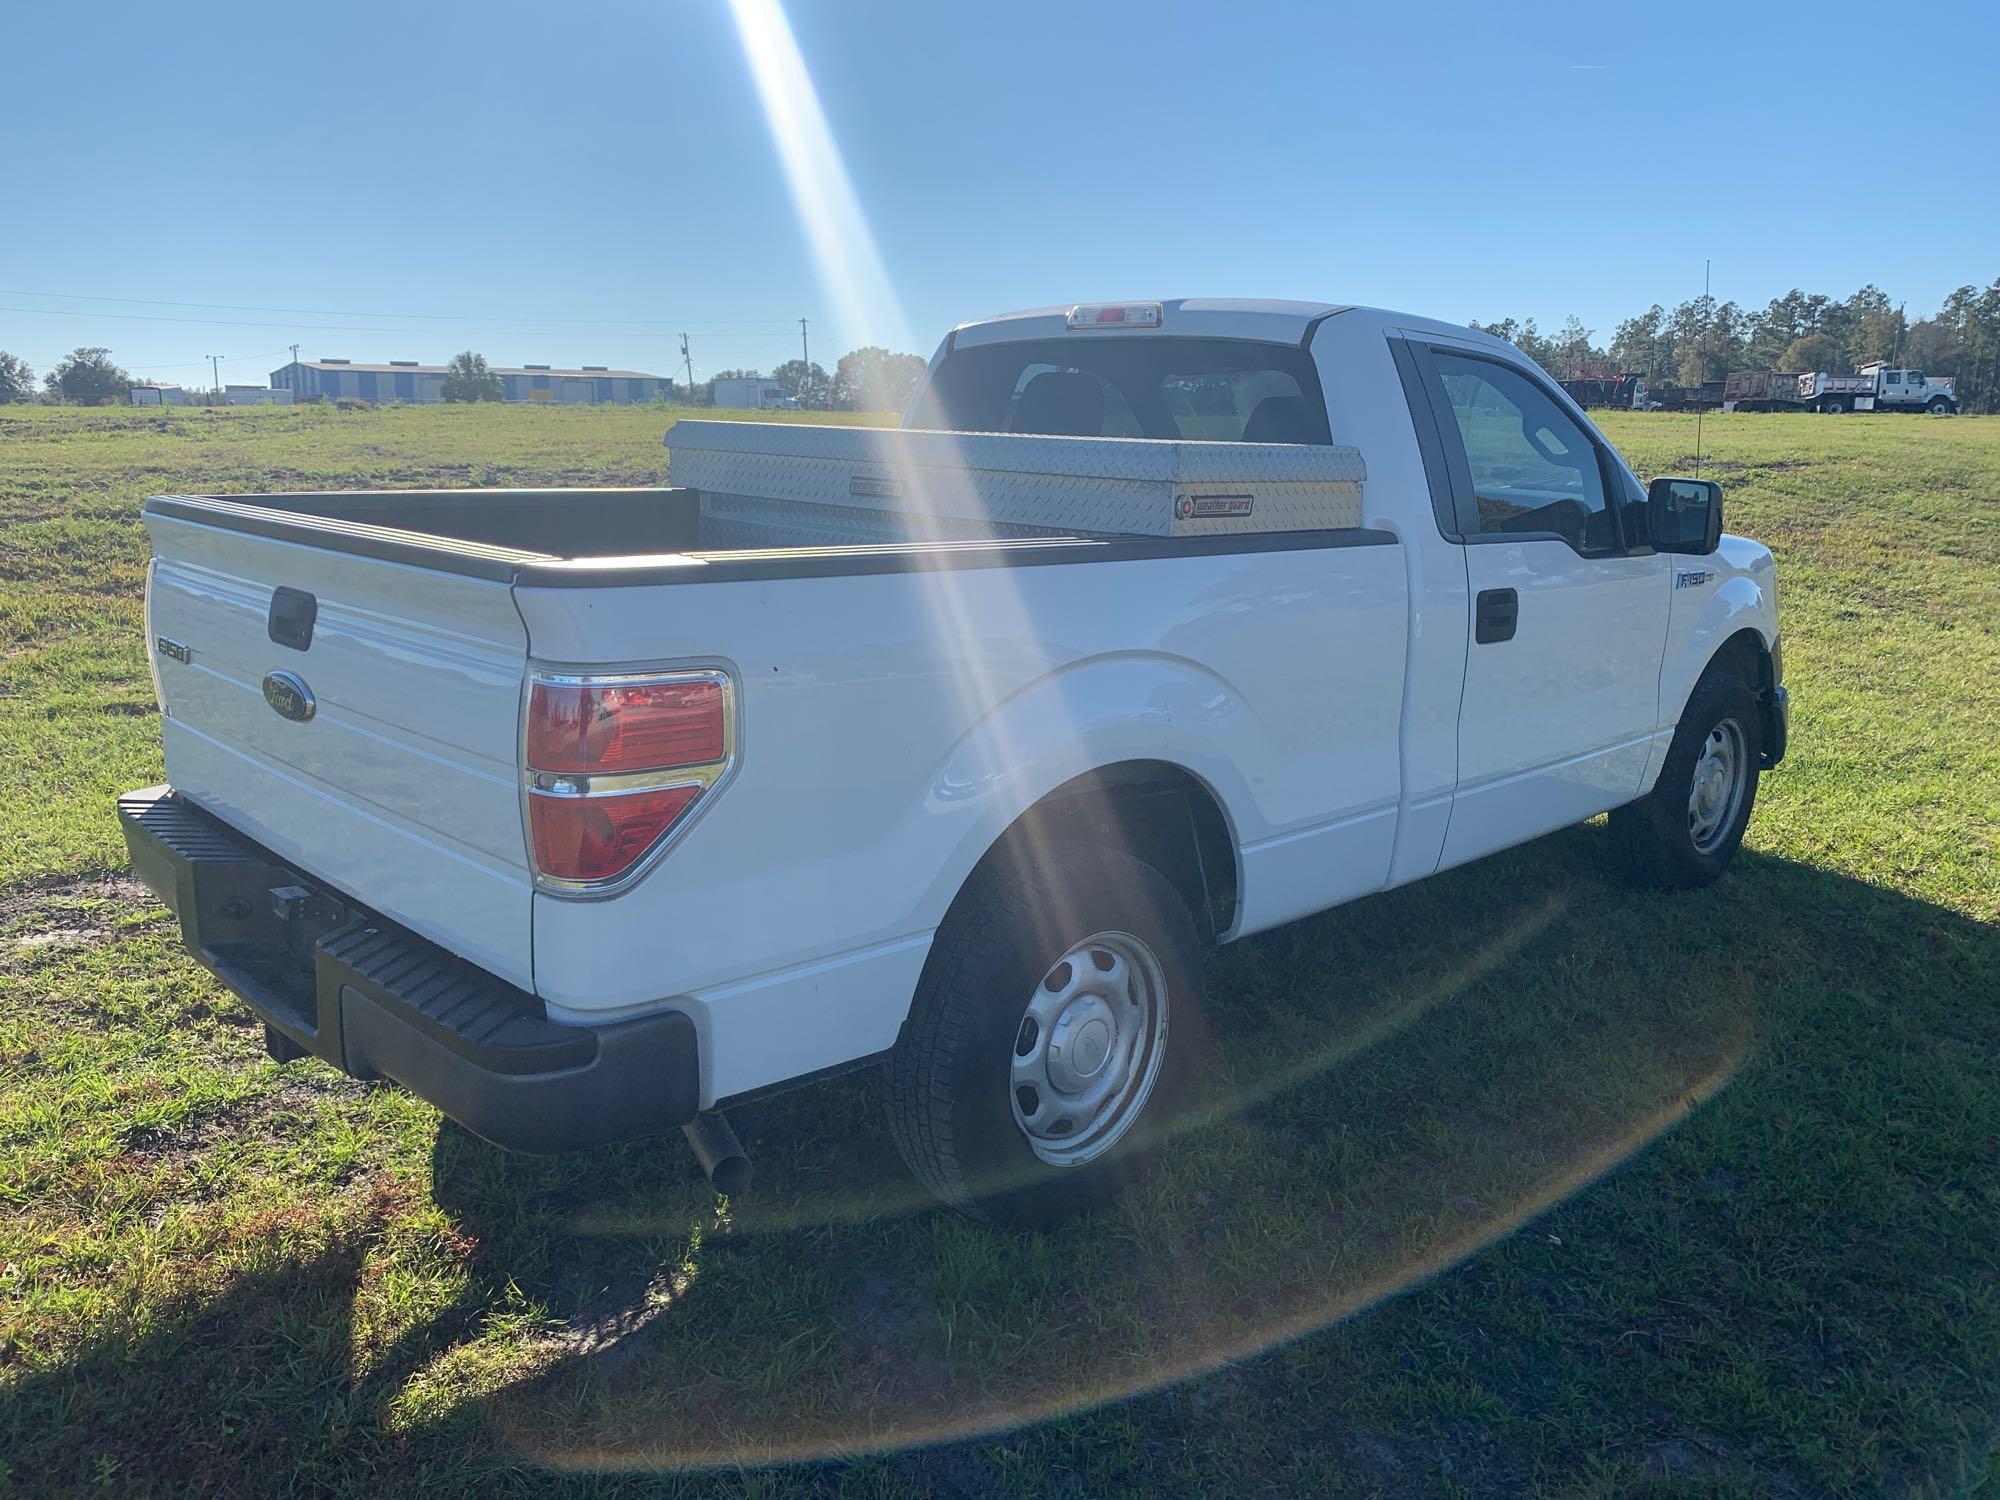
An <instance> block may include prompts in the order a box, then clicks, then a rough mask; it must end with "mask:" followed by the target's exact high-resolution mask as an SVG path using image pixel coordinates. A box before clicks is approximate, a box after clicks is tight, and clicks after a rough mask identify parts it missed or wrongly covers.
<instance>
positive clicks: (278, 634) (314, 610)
mask: <svg viewBox="0 0 2000 1500" xmlns="http://www.w3.org/2000/svg"><path fill="white" fill-rule="evenodd" d="M318 618H319V600H317V599H315V598H314V597H313V596H312V595H311V594H308V593H307V592H306V591H305V590H304V589H288V588H281V589H277V590H275V591H274V592H273V593H272V595H271V613H270V614H269V616H267V617H266V619H265V621H264V633H265V634H266V635H268V636H269V637H270V638H271V641H272V643H273V644H274V645H279V646H290V647H291V648H292V649H293V650H294V651H303V650H305V649H306V648H307V647H308V646H310V645H312V640H313V621H315V620H316V619H318Z"/></svg>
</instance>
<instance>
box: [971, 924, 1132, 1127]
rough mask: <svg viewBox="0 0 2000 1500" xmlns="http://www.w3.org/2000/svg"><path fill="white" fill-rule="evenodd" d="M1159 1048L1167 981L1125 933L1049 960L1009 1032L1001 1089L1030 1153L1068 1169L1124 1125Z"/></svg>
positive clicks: (1097, 936)
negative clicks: (1012, 1033) (1009, 1054)
mask: <svg viewBox="0 0 2000 1500" xmlns="http://www.w3.org/2000/svg"><path fill="white" fill-rule="evenodd" d="M1166 1046H1167V981H1166V975H1165V973H1164V971H1163V970H1162V969H1161V967H1160V961H1159V958H1158V957H1157V956H1156V955H1155V954H1154V952H1153V950H1152V949H1151V948H1149V947H1148V946H1146V944H1145V943H1143V942H1141V941H1140V940H1139V939H1138V938H1135V937H1133V936H1132V935H1131V934H1130V933H1128V932H1099V933H1093V934H1092V935H1091V936H1089V937H1087V938H1085V939H1084V940H1083V941H1082V942H1080V943H1078V944H1077V945H1076V946H1075V947H1073V948H1071V949H1070V950H1069V951H1068V952H1067V953H1065V954H1063V956H1062V957H1061V958H1059V959H1057V960H1056V961H1055V962H1054V963H1053V964H1051V965H1050V966H1049V971H1048V973H1046V974H1044V975H1043V976H1042V981H1041V983H1040V984H1038V985H1036V986H1035V992H1034V994H1033V996H1032V997H1030V999H1029V1001H1028V1005H1027V1009H1026V1011H1025V1012H1024V1013H1023V1014H1022V1016H1021V1024H1020V1027H1019V1028H1018V1030H1017V1031H1016V1033H1015V1037H1014V1055H1013V1057H1012V1058H1011V1059H1010V1064H1009V1067H1008V1070H1007V1073H1008V1077H1007V1087H1008V1093H1009V1094H1010V1096H1011V1102H1012V1104H1013V1109H1014V1123H1015V1124H1017V1125H1019V1126H1020V1127H1021V1132H1022V1134H1023V1135H1025V1136H1026V1137H1027V1138H1028V1145H1029V1146H1030V1147H1031V1148H1032V1149H1033V1151H1034V1153H1035V1155H1037V1156H1039V1157H1040V1158H1041V1159H1042V1160H1043V1161H1045V1162H1047V1163H1049V1164H1050V1165H1051V1166H1057V1167H1074V1166H1079V1165H1081V1164H1082V1163H1084V1162H1087V1161H1089V1160H1090V1159H1091V1158H1092V1157H1095V1156H1099V1155H1102V1154H1103V1153H1104V1152H1106V1151H1108V1150H1110V1149H1111V1147H1112V1146H1113V1145H1115V1144H1116V1143H1117V1142H1118V1140H1119V1139H1120V1138H1121V1137H1122V1136H1123V1135H1124V1134H1125V1133H1126V1132H1127V1131H1128V1130H1130V1129H1131V1128H1132V1126H1133V1124H1134V1123H1135V1122H1136V1121H1137V1120H1138V1118H1139V1115H1140V1114H1141V1112H1142V1111H1143V1110H1144V1109H1145V1107H1146V1100H1147V1098H1148V1097H1150V1096H1151V1094H1152V1092H1153V1084H1154V1082H1155V1081H1156V1080H1157V1079H1158V1078H1159V1074H1160V1062H1161V1060H1162V1059H1163V1058H1164V1057H1165V1056H1166Z"/></svg>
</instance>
